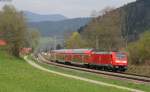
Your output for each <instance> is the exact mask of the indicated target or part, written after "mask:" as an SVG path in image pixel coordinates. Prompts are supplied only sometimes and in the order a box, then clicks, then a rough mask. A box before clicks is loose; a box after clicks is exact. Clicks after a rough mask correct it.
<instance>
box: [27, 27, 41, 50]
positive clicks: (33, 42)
mask: <svg viewBox="0 0 150 92" xmlns="http://www.w3.org/2000/svg"><path fill="white" fill-rule="evenodd" d="M29 30H30V31H29V36H30V37H29V39H28V40H30V47H32V50H33V51H34V50H35V49H36V47H37V46H38V44H39V39H40V33H39V32H38V31H37V30H36V29H29Z"/></svg>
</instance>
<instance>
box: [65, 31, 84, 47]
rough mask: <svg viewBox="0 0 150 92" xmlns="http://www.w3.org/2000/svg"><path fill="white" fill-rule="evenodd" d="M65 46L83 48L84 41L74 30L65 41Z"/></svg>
mask: <svg viewBox="0 0 150 92" xmlns="http://www.w3.org/2000/svg"><path fill="white" fill-rule="evenodd" d="M66 47H67V48H71V49H77V48H84V47H85V42H84V41H83V39H82V38H81V36H80V34H79V33H78V32H74V33H73V34H72V35H71V36H70V38H69V39H68V40H67V41H66Z"/></svg>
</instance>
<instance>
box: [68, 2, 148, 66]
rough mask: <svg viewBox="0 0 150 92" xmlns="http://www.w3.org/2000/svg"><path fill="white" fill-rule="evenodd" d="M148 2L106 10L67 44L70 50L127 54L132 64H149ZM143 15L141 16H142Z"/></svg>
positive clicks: (71, 37) (74, 35)
mask: <svg viewBox="0 0 150 92" xmlns="http://www.w3.org/2000/svg"><path fill="white" fill-rule="evenodd" d="M148 2H149V1H148V0H137V1H136V2H134V3H131V4H128V5H125V6H124V7H121V8H117V9H113V8H106V9H104V10H103V12H101V14H103V15H101V16H98V17H95V18H93V20H92V21H91V22H90V23H89V24H88V25H86V26H84V27H82V28H80V29H79V30H78V32H76V33H73V34H72V35H71V36H70V38H69V39H67V40H66V47H67V48H94V49H95V50H97V51H126V52H128V53H129V59H130V63H131V64H145V63H146V64H147V63H150V58H149V57H150V31H149V29H150V25H149V23H150V22H149V19H150V15H149V9H150V5H149V4H150V3H148ZM141 13H142V14H141Z"/></svg>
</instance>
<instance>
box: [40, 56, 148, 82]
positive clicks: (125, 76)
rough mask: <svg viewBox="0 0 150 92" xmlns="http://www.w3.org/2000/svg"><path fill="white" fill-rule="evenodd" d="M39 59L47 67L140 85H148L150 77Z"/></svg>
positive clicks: (41, 57)
mask: <svg viewBox="0 0 150 92" xmlns="http://www.w3.org/2000/svg"><path fill="white" fill-rule="evenodd" d="M39 59H40V61H42V62H43V63H45V64H49V65H54V66H59V67H64V68H69V69H75V70H80V71H85V72H91V73H95V74H103V75H107V76H112V77H117V78H123V79H129V80H133V81H138V82H142V83H150V77H147V76H141V75H135V74H128V73H114V72H107V71H100V70H94V69H88V68H83V67H76V66H70V65H65V64H62V63H56V62H51V61H49V60H47V59H45V58H44V57H43V56H42V55H39Z"/></svg>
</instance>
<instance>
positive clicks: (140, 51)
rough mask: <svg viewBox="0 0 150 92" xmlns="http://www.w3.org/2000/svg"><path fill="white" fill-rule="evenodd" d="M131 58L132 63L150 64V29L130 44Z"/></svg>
mask: <svg viewBox="0 0 150 92" xmlns="http://www.w3.org/2000/svg"><path fill="white" fill-rule="evenodd" d="M128 51H129V58H130V61H131V63H132V64H145V63H146V64H150V31H146V32H145V33H144V34H142V35H141V38H140V39H139V40H138V41H137V42H134V43H131V44H129V46H128Z"/></svg>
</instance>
